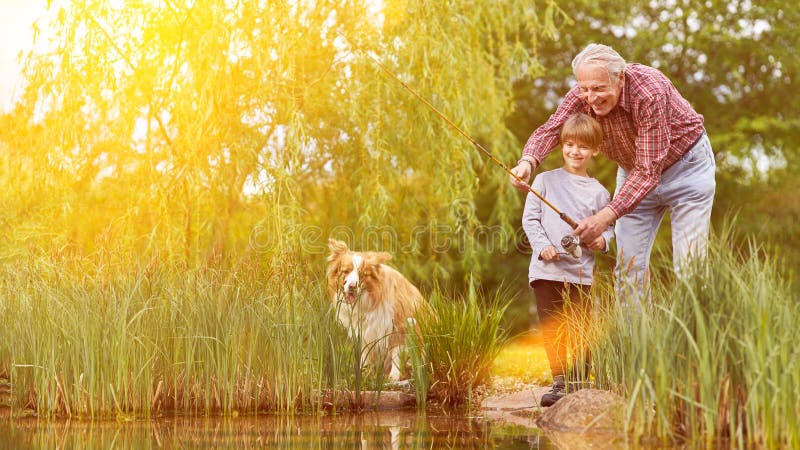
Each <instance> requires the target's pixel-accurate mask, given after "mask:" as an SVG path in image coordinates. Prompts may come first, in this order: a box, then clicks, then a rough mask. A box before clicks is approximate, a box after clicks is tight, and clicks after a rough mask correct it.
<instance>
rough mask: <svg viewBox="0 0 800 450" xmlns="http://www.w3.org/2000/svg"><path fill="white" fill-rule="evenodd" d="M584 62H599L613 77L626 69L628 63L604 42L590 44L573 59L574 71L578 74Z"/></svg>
mask: <svg viewBox="0 0 800 450" xmlns="http://www.w3.org/2000/svg"><path fill="white" fill-rule="evenodd" d="M584 64H597V65H599V66H602V67H605V68H606V70H608V75H609V76H610V77H611V78H612V79H613V78H615V77H618V76H619V75H620V74H621V73H622V72H624V71H625V67H626V66H627V63H626V62H625V59H623V58H622V56H619V53H617V52H616V50H614V49H613V48H611V47H609V46H607V45H603V44H589V45H587V46H586V48H584V49H583V50H581V52H580V53H578V54H577V55H575V58H573V59H572V72H573V73H574V74H575V75H576V76H577V75H578V68H579V67H581V66H582V65H584Z"/></svg>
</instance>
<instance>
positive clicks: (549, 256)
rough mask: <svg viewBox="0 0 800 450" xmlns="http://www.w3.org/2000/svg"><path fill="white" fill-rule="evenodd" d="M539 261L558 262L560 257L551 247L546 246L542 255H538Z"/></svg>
mask: <svg viewBox="0 0 800 450" xmlns="http://www.w3.org/2000/svg"><path fill="white" fill-rule="evenodd" d="M539 259H541V260H544V261H553V260H555V261H560V260H561V257H560V256H559V255H558V250H556V248H555V247H553V246H552V245H550V246H547V247H545V248H544V250H542V253H540V254H539Z"/></svg>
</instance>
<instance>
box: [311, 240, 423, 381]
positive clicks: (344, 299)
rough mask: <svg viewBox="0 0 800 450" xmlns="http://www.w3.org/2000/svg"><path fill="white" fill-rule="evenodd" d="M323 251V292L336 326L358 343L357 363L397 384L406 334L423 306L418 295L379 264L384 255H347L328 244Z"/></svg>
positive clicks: (333, 242) (339, 247)
mask: <svg viewBox="0 0 800 450" xmlns="http://www.w3.org/2000/svg"><path fill="white" fill-rule="evenodd" d="M328 247H329V248H330V250H331V254H330V256H328V270H327V275H328V291H329V293H330V297H331V301H332V302H333V305H334V307H335V308H336V310H337V314H338V318H339V321H340V322H341V323H342V325H344V326H345V328H347V332H348V334H349V335H350V337H351V338H354V339H358V338H360V339H361V348H363V349H364V352H365V353H364V354H363V355H362V362H369V363H371V364H372V365H373V367H374V368H375V369H376V370H380V369H382V370H383V371H384V373H386V372H389V379H390V380H391V381H398V380H400V378H401V376H402V374H403V370H402V369H403V368H402V367H400V366H401V361H402V354H403V351H404V344H405V338H406V332H407V329H408V326H409V322H410V323H411V326H413V324H415V323H416V322H415V317H416V313H417V311H418V310H419V309H420V308H421V307H423V305H424V301H423V299H422V295H421V294H420V293H419V290H418V289H417V288H416V287H415V286H414V285H413V284H411V282H409V281H408V280H407V279H406V278H405V277H404V276H403V275H402V274H401V273H400V272H398V271H397V270H395V269H393V268H391V267H389V266H388V265H386V264H384V263H386V262H387V261H389V260H390V259H391V258H392V256H391V255H390V254H388V253H386V252H353V251H351V250H349V249H348V248H347V244H345V243H344V242H342V241H337V240H333V239H330V240H328ZM409 318H411V319H412V320H410V321H409V320H408V319H409ZM381 360H382V361H381Z"/></svg>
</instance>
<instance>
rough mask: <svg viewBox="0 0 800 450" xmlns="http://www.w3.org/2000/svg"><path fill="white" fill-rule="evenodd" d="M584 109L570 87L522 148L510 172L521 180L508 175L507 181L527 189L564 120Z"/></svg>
mask: <svg viewBox="0 0 800 450" xmlns="http://www.w3.org/2000/svg"><path fill="white" fill-rule="evenodd" d="M585 109H586V105H585V102H584V101H583V100H581V99H580V98H579V97H578V95H577V88H573V89H570V91H569V92H567V95H566V96H564V100H563V101H562V102H561V103H560V104H559V105H558V108H557V109H556V112H554V113H553V114H552V115H551V116H550V118H549V119H547V122H545V123H544V124H543V125H542V126H540V127H539V128H537V129H536V131H534V132H533V134H531V136H530V137H529V138H528V142H527V143H525V147H524V148H523V149H522V158H521V159H520V160H519V161H518V162H517V166H516V167H514V168H513V169H511V172H512V173H514V175H516V176H517V177H518V178H520V179H521V180H522V181H519V180H517V179H516V178H515V177H514V176H511V175H509V181H510V182H511V184H512V185H513V186H514V187H515V188H516V189H517V190H519V191H522V192H527V191H528V183H530V179H531V174H532V173H533V171H534V170H535V169H536V167H537V166H538V165H539V164H540V163H541V162H542V161H543V160H544V158H545V157H546V156H547V155H548V154H549V153H550V152H551V151H553V149H554V148H556V146H557V145H558V139H559V135H560V133H561V126H562V125H563V124H564V121H566V120H567V117H569V116H571V115H572V114H574V113H576V112H579V111H582V110H585Z"/></svg>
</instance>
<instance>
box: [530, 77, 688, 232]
mask: <svg viewBox="0 0 800 450" xmlns="http://www.w3.org/2000/svg"><path fill="white" fill-rule="evenodd" d="M579 94H580V89H579V88H578V86H575V87H573V88H572V89H570V91H569V92H567V95H566V96H565V97H564V100H563V101H562V102H561V104H560V105H559V106H558V109H557V110H556V112H555V113H553V115H552V116H550V118H549V119H548V120H547V122H545V124H544V125H542V126H540V127H539V128H537V129H536V131H534V132H533V134H532V135H531V137H530V138H529V139H528V142H527V143H526V144H525V148H524V149H523V150H522V155H523V157H524V156H532V157H533V158H534V159H536V161H537V162H541V161H542V160H543V159H544V157H545V156H547V154H548V153H550V152H551V151H553V149H554V148H555V147H556V146H557V145H558V141H559V136H560V134H561V125H563V123H564V121H565V120H567V117H569V116H570V115H572V114H574V113H577V112H583V113H586V114H589V115H591V116H592V117H594V118H595V119H597V121H598V122H600V125H602V127H603V144H602V147H601V149H600V150H601V151H602V152H603V154H604V155H606V156H607V157H608V158H610V159H611V160H613V161H616V162H617V164H619V165H620V166H621V167H622V168H623V169H625V170H626V171H627V172H628V177H627V180H626V181H625V184H624V185H623V186H622V188H621V189H620V190H619V192H618V193H617V195H615V196H614V199H613V200H612V201H611V203H609V204H608V206H609V207H610V208H611V209H612V210H613V211H614V212H615V213H616V214H617V217H622V216H623V215H625V214H627V213H629V212H631V211H632V210H633V209H635V208H636V206H637V205H638V204H639V202H640V201H641V200H642V199H643V198H644V197H645V196H647V194H649V193H650V192H651V191H652V190H653V189H655V188H656V186H657V185H658V183H659V181H660V180H661V172H662V171H664V170H666V169H667V168H669V167H670V166H671V165H672V164H674V163H675V162H676V161H677V160H678V159H680V158H681V156H683V154H684V153H686V152H687V151H688V150H689V149H690V148H691V147H692V146H693V144H694V143H696V142H697V140H698V139H699V138H700V137H701V136H702V133H703V116H702V115H700V114H698V113H697V112H695V110H694V109H692V107H691V105H689V102H687V101H686V99H684V98H683V97H681V95H680V94H679V93H678V91H677V90H676V89H675V86H673V85H672V82H670V81H669V79H668V78H667V77H666V76H664V74H662V73H661V72H659V71H658V70H656V69H654V68H652V67H648V66H644V65H641V64H628V66H627V68H626V69H625V84H624V87H623V88H622V92H621V94H620V96H619V102H618V103H617V106H616V107H615V108H614V109H612V110H611V112H609V113H608V114H607V115H605V116H602V117H598V116H597V115H596V114H594V112H593V111H592V110H591V107H590V106H589V104H588V103H587V102H586V100H584V99H583V98H582V97H581V96H580V95H579Z"/></svg>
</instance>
